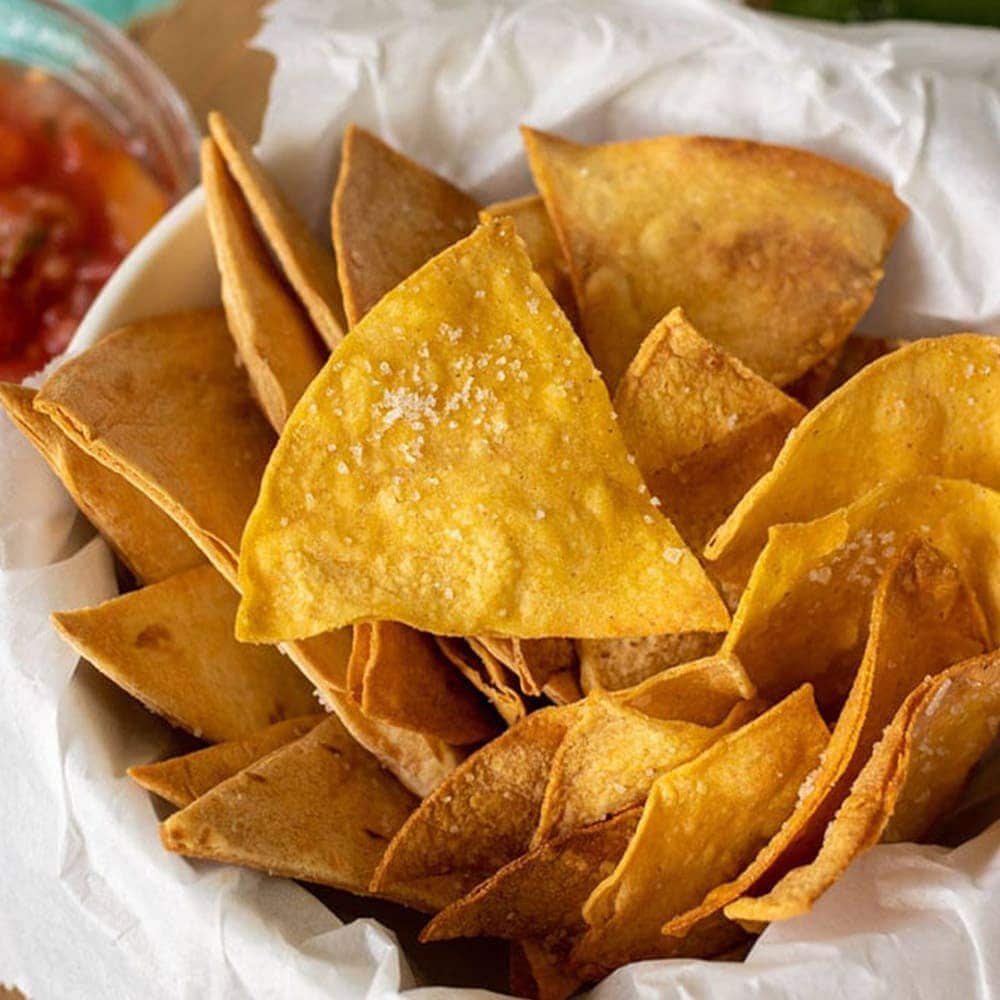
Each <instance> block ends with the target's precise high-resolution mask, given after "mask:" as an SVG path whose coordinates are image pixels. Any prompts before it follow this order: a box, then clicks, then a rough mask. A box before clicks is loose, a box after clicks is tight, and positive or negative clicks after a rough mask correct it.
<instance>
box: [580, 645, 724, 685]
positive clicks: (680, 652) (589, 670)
mask: <svg viewBox="0 0 1000 1000" xmlns="http://www.w3.org/2000/svg"><path fill="white" fill-rule="evenodd" d="M722 639H723V633H721V632H681V633H680V634H679V635H647V636H638V637H635V638H631V639H578V640H577V643H576V648H577V652H578V654H579V656H580V684H581V686H582V687H583V690H584V691H596V690H604V691H621V690H623V689H624V688H630V687H634V686H635V685H636V684H640V683H641V682H642V681H644V680H646V678H648V677H653V676H654V675H655V674H658V673H660V671H661V670H667V669H669V668H671V667H676V666H677V665H678V664H681V663H690V662H691V661H692V660H699V659H701V658H702V657H706V656H711V655H712V654H713V653H715V652H717V651H718V649H719V647H720V646H721V645H722Z"/></svg>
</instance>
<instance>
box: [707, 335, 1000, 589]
mask: <svg viewBox="0 0 1000 1000" xmlns="http://www.w3.org/2000/svg"><path fill="white" fill-rule="evenodd" d="M873 415H876V416H877V419H873ZM818 469H822V470H823V475H822V476H819V477H817V474H816V473H817V470H818ZM919 475H938V476H945V477H948V478H953V479H969V480H972V481H973V482H975V483H980V484H982V485H983V486H989V487H992V488H994V489H996V488H997V487H1000V340H998V339H997V338H996V337H987V336H980V335H976V334H971V333H970V334H955V335H954V336H951V337H940V338H938V339H935V340H918V341H915V342H914V343H911V344H908V345H907V346H906V347H903V348H900V349H899V350H898V351H894V352H893V353H892V354H888V355H886V356H885V357H883V358H880V359H879V360H878V361H875V362H873V363H872V364H870V365H868V366H867V367H865V368H864V369H862V370H861V371H860V372H858V374H857V375H855V376H854V378H852V379H851V380H850V381H849V382H847V383H846V384H845V385H843V386H842V387H841V388H840V389H839V390H838V391H837V392H835V393H834V394H833V395H832V396H829V397H827V398H826V399H825V400H823V402H822V403H820V404H819V406H817V407H816V408H815V409H814V410H812V411H810V413H809V414H808V415H807V416H806V417H805V418H804V419H803V420H802V422H801V423H800V424H799V425H798V427H796V428H795V430H793V431H792V433H791V434H789V436H788V440H787V441H786V442H785V446H784V447H783V448H782V449H781V452H780V454H779V455H778V457H777V459H776V460H775V463H774V467H773V468H772V469H771V471H770V472H769V473H768V474H767V475H766V476H764V477H763V478H762V479H761V480H760V481H759V482H758V483H757V485H756V486H754V487H753V488H752V489H751V490H750V492H749V493H747V495H746V496H745V497H744V498H743V499H742V500H741V501H740V503H739V505H738V506H737V508H736V509H735V510H734V511H733V513H732V514H731V515H730V516H729V518H728V519H727V520H726V522H725V523H724V524H723V525H722V526H721V527H720V528H719V530H718V531H717V532H716V533H715V535H714V537H713V538H712V540H711V542H710V543H709V544H708V546H707V548H706V549H705V554H706V555H707V556H708V558H709V559H711V560H713V561H714V563H715V565H714V566H713V570H714V571H716V572H717V573H718V574H719V576H720V577H721V578H723V579H725V580H731V579H735V580H740V581H743V580H746V579H747V577H748V576H749V572H750V569H751V567H752V565H753V561H754V559H755V558H756V556H757V554H758V553H759V552H760V550H761V549H762V548H763V547H764V544H765V543H766V541H767V530H768V528H769V527H771V526H772V525H775V524H783V523H786V522H791V521H810V520H813V519H814V518H817V517H821V516H822V515H824V514H829V513H830V512H831V511H833V510H836V509H837V508H838V507H841V506H843V505H844V504H848V503H851V502H852V501H853V500H856V499H858V497H860V496H862V495H863V494H864V493H866V492H867V491H868V490H870V489H872V488H873V487H875V486H877V485H878V484H879V483H887V482H890V481H895V480H902V479H907V478H909V477H911V476H919Z"/></svg>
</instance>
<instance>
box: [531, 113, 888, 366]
mask: <svg viewBox="0 0 1000 1000" xmlns="http://www.w3.org/2000/svg"><path fill="white" fill-rule="evenodd" d="M522 131H523V134H524V141H525V146H526V148H527V152H528V160H529V162H530V165H531V170H532V173H533V174H534V177H535V183H536V184H537V186H538V190H539V192H540V193H541V195H542V197H543V198H544V199H545V204H546V208H547V209H548V214H549V217H550V218H551V220H552V225H553V226H554V228H555V230H556V232H557V233H558V235H559V241H560V243H561V245H562V247H563V250H564V252H565V253H566V258H567V261H568V262H569V267H570V273H571V274H572V276H573V287H574V290H575V292H576V300H577V304H578V306H579V309H580V317H581V321H582V329H583V337H584V340H585V341H586V343H587V346H588V348H589V349H590V352H591V354H592V355H593V357H594V359H595V361H596V363H597V366H598V367H599V368H600V369H601V371H602V372H603V373H604V375H605V378H606V379H607V381H608V383H609V385H612V386H613V385H615V384H617V382H618V379H619V378H620V377H621V375H622V373H623V372H624V371H625V368H626V367H627V365H628V363H629V361H631V359H632V356H633V355H634V354H635V352H636V349H637V348H638V346H639V343H640V341H641V340H642V338H643V337H645V335H646V333H647V332H648V331H649V330H650V329H651V328H652V326H653V324H654V323H656V322H658V321H659V320H660V319H661V318H662V317H663V316H664V315H666V313H667V312H669V311H670V310H671V309H673V308H674V307H675V306H678V305H679V306H682V307H683V308H684V310H685V311H686V312H687V314H688V315H689V316H690V317H691V321H692V322H693V323H694V324H695V326H697V327H698V329H699V330H700V331H701V332H702V333H703V334H704V335H705V336H706V337H708V338H709V339H710V340H713V341H715V342H716V343H718V344H719V345H721V346H722V347H723V348H725V349H726V350H727V351H729V352H730V353H731V354H735V355H736V356H737V357H738V358H740V359H741V360H742V361H744V362H746V363H747V364H748V365H749V366H750V367H751V368H753V369H754V370H755V371H756V372H758V373H759V374H761V375H763V376H764V377H765V378H767V379H769V380H770V381H772V382H775V383H776V384H778V385H783V384H784V383H786V382H790V381H792V380H793V379H795V378H796V377H798V376H799V375H801V374H802V373H803V372H804V371H806V369H808V368H810V367H811V366H812V365H813V364H815V363H816V362H817V361H818V360H819V359H820V358H822V357H824V356H825V355H827V354H829V352H830V351H831V350H833V349H834V348H835V347H836V346H837V344H839V343H840V342H841V341H842V340H844V338H846V337H847V335H848V334H849V333H850V332H851V330H852V329H853V328H854V325H855V324H856V323H857V321H858V319H859V318H860V317H861V315H862V313H864V311H865V310H866V309H867V308H868V305H869V303H870V302H871V300H872V297H873V295H874V294H875V288H876V286H877V284H878V282H879V280H880V279H881V277H882V262H883V260H884V258H885V256H886V254H887V253H888V250H889V246H890V245H891V243H892V240H893V238H894V236H895V234H896V231H897V229H898V228H899V226H900V225H901V224H902V222H903V220H904V219H905V217H906V208H905V207H904V206H903V205H902V204H901V203H900V202H899V201H898V200H897V199H896V198H895V196H894V195H893V193H892V191H891V189H890V188H889V187H888V186H887V185H886V184H883V183H881V182H880V181H877V180H875V179H874V178H872V177H869V176H867V175H866V174H863V173H860V172H859V171H856V170H852V169H850V168H848V167H845V166H842V165H841V164H838V163H834V162H832V161H830V160H825V159H822V158H820V157H818V156H814V155H813V154H811V153H807V152H805V151H803V150H798V149H789V148H787V147H783V146H769V145H764V144H762V143H757V142H749V141H741V140H734V139H717V138H710V137H705V136H680V135H673V136H662V137H659V138H655V139H641V140H638V141H635V142H619V143H612V144H610V145H606V146H580V145H577V144H576V143H572V142H568V141H567V140H565V139H559V138H556V137H555V136H551V135H546V134H545V133H542V132H536V131H534V130H533V129H528V128H525V129H523V130H522Z"/></svg>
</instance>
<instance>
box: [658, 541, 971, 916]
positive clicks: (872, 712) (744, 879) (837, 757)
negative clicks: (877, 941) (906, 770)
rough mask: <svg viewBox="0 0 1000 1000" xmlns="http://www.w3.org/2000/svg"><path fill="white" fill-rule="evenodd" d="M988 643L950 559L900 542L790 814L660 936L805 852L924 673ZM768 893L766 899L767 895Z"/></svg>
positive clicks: (922, 543)
mask: <svg viewBox="0 0 1000 1000" xmlns="http://www.w3.org/2000/svg"><path fill="white" fill-rule="evenodd" d="M988 646H989V641H988V639H987V638H986V627H985V622H983V620H982V613H981V612H980V611H979V608H978V607H977V605H976V602H975V599H974V598H973V597H972V595H971V594H970V593H969V591H968V589H967V588H966V587H965V585H964V584H963V583H962V580H961V579H960V577H959V575H958V571H957V570H956V569H955V567H954V565H952V564H951V563H950V562H949V561H948V560H947V559H946V558H945V557H944V556H942V555H941V553H940V552H938V551H937V550H936V549H935V548H934V547H933V546H932V545H930V544H928V543H927V542H925V541H922V540H919V539H918V540H914V541H913V542H911V543H909V544H908V545H906V546H905V548H904V549H903V551H902V552H901V553H900V555H899V556H898V557H897V558H896V559H895V560H894V561H893V563H892V564H890V566H889V567H888V569H887V570H886V571H885V574H884V575H883V577H882V580H881V581H880V582H879V586H878V590H877V591H876V594H875V599H874V603H873V606H872V616H871V628H870V630H869V634H868V644H867V646H866V648H865V654H864V658H863V659H862V661H861V666H860V668H859V669H858V672H857V675H856V676H855V679H854V683H853V685H852V687H851V693H850V695H849V696H848V698H847V702H846V703H845V705H844V708H843V710H842V711H841V713H840V716H839V718H838V719H837V724H836V726H835V727H834V729H833V732H832V733H831V735H830V742H829V743H828V744H827V747H826V749H825V750H824V752H823V757H822V759H821V761H820V763H819V766H818V767H817V768H816V770H815V771H814V772H813V773H812V774H811V775H810V776H809V777H808V778H807V779H806V780H805V782H804V783H803V785H802V787H801V788H800V789H799V798H798V801H797V803H796V805H795V809H794V811H793V812H792V814H791V815H790V816H789V817H788V819H787V820H786V821H785V822H784V823H783V824H782V826H781V829H780V830H778V832H777V833H776V834H775V835H774V837H772V838H771V840H770V841H769V842H768V843H767V844H766V845H765V847H764V848H763V849H762V850H761V851H760V853H759V854H758V855H757V856H756V857H755V858H754V859H753V861H752V862H751V863H750V864H749V865H748V866H747V867H746V868H744V869H743V871H741V872H740V873H739V875H738V876H737V877H736V878H735V879H732V880H731V881H729V882H725V883H723V884H722V885H719V886H716V887H715V888H714V889H713V890H712V891H711V892H710V893H708V895H707V896H706V897H705V899H704V900H702V901H701V902H700V903H699V904H698V905H697V906H695V907H693V908H692V909H690V910H688V911H687V912H686V913H683V914H680V915H678V916H676V917H674V918H673V919H672V920H670V921H669V922H668V923H667V924H666V926H665V927H664V933H667V934H676V935H684V934H686V933H687V932H688V931H689V930H690V929H691V928H692V927H694V926H695V925H696V924H697V923H698V922H699V921H701V920H703V919H704V918H705V917H706V916H708V914H710V913H713V912H716V911H718V910H720V909H722V908H723V907H724V906H726V905H727V904H728V903H731V902H732V901H733V900H735V899H737V898H738V897H739V896H741V895H743V894H744V893H746V892H748V891H751V890H752V887H753V886H755V885H759V884H760V883H761V882H762V880H766V881H770V882H771V883H772V884H773V882H774V876H775V873H777V874H780V873H781V871H782V870H785V871H787V870H788V868H789V867H791V866H794V865H795V864H796V863H797V862H799V861H801V860H807V859H809V858H811V857H813V856H814V855H815V853H816V850H817V848H818V847H819V844H820V842H821V840H822V838H823V832H824V830H825V829H826V827H827V824H828V823H829V822H830V820H831V819H832V818H833V816H834V814H835V813H836V811H837V809H838V808H839V806H840V805H841V803H842V802H843V801H844V799H845V798H846V797H847V795H848V793H849V791H850V789H851V785H852V783H853V782H854V779H855V778H856V777H857V776H858V774H859V772H860V771H861V769H862V768H863V767H864V765H865V763H866V762H867V760H868V759H869V757H870V756H871V752H872V747H873V746H874V745H875V743H876V742H877V741H878V739H879V738H880V737H881V735H882V732H883V730H884V729H885V727H886V726H887V725H888V724H889V723H890V722H891V721H892V718H893V716H894V715H895V713H896V711H897V709H898V708H899V706H900V705H901V704H902V703H903V702H904V701H905V700H906V697H907V696H908V695H909V693H910V691H912V690H913V688H914V687H916V686H917V685H918V684H919V683H920V682H921V681H922V680H923V679H924V678H925V677H928V676H932V675H934V674H937V673H940V671H942V670H944V669H946V668H947V667H949V666H951V665H952V664H954V663H957V662H959V661H962V660H965V659H967V658H969V657H972V656H975V655H976V654H978V653H982V652H984V651H985V650H986V649H987V648H988ZM779 896H780V893H779ZM771 897H772V902H774V898H773V897H774V893H772V894H771Z"/></svg>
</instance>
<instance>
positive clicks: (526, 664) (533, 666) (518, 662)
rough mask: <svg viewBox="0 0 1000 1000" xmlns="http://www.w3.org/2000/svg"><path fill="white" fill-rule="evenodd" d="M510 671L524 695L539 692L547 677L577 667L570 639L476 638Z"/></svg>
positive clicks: (477, 641)
mask: <svg viewBox="0 0 1000 1000" xmlns="http://www.w3.org/2000/svg"><path fill="white" fill-rule="evenodd" d="M474 641H475V642H476V643H478V644H479V646H481V647H483V648H485V649H486V650H488V651H489V652H490V653H491V654H492V655H493V656H495V657H496V658H497V659H498V660H499V661H500V662H501V663H502V664H503V665H504V666H505V667H507V668H508V669H509V670H512V671H513V672H514V673H515V674H516V675H517V677H518V679H519V681H520V683H521V690H522V691H523V692H524V693H525V694H526V695H531V696H532V697H535V696H537V695H540V694H541V693H542V689H543V688H544V687H545V685H546V684H547V683H548V680H549V678H550V677H552V676H553V675H554V674H558V673H560V672H561V671H563V670H570V669H572V668H573V667H574V666H576V651H575V650H574V648H573V642H572V640H571V639H500V638H497V637H495V636H488V635H483V636H477V637H476V639H475V640H474Z"/></svg>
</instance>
